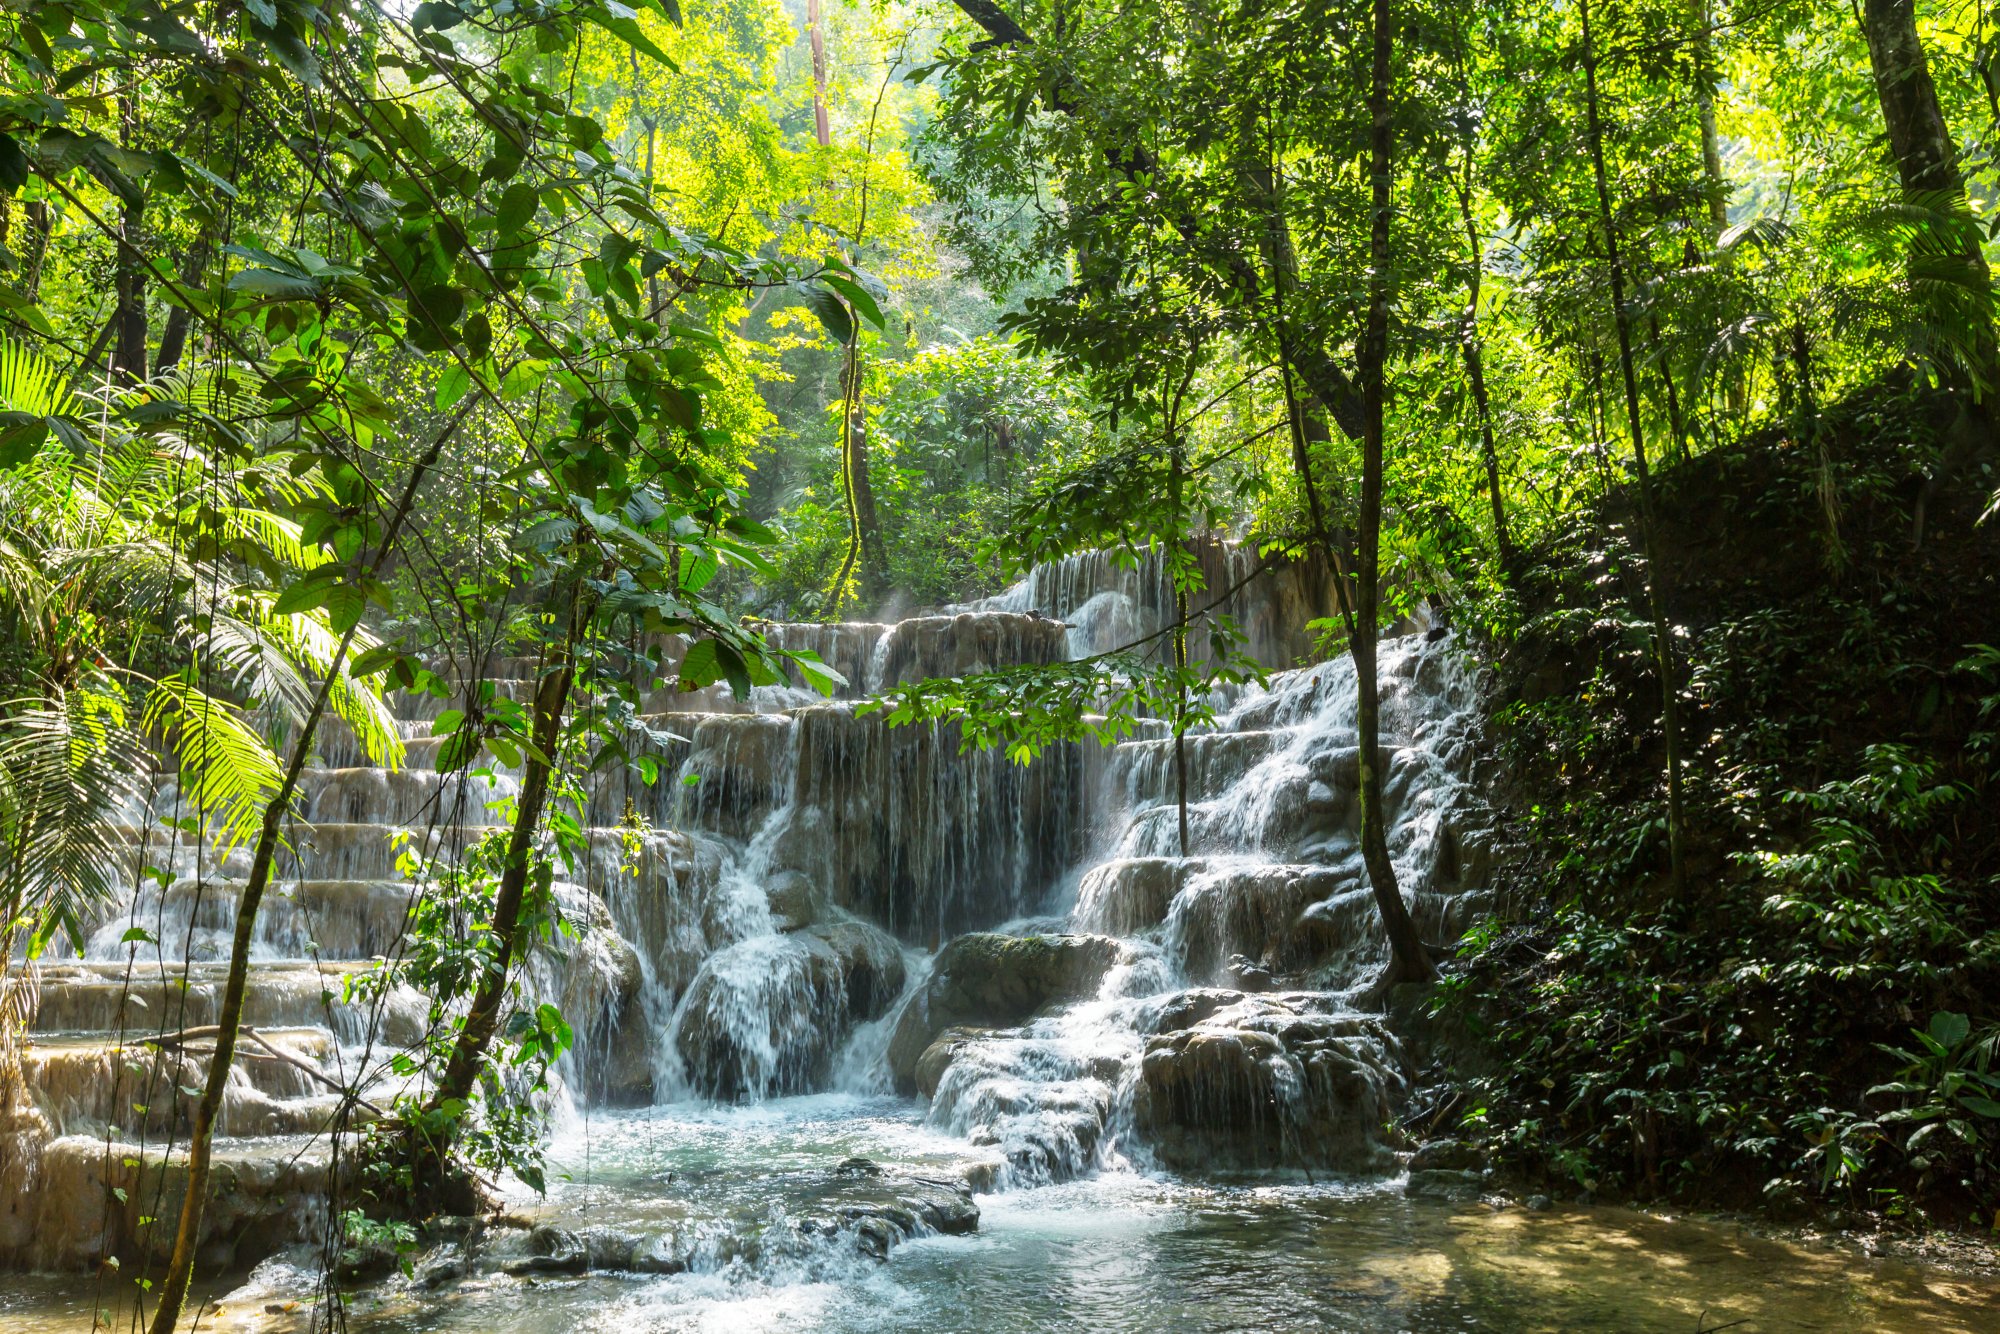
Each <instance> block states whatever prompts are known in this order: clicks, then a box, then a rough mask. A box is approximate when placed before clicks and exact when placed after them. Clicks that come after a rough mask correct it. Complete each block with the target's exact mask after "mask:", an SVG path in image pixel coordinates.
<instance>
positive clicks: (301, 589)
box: [271, 566, 340, 616]
mask: <svg viewBox="0 0 2000 1334" xmlns="http://www.w3.org/2000/svg"><path fill="white" fill-rule="evenodd" d="M339 578H340V572H339V571H338V570H335V569H332V568H331V567H326V566H322V567H321V568H319V569H317V570H313V571H311V572H310V573H308V574H306V575H304V576H302V577H301V578H299V579H298V580H297V581H295V582H294V583H293V584H291V585H290V586H289V587H288V588H286V589H285V591H284V592H282V593H280V594H278V599H277V601H275V602H273V603H272V604H271V611H272V612H273V613H274V614H275V615H278V616H296V615H298V614H299V613H301V612H308V611H311V610H312V609H313V608H315V607H323V606H325V605H326V604H327V600H328V599H329V598H331V597H332V596H333V592H334V588H335V586H336V583H337V581H338V580H339Z"/></svg>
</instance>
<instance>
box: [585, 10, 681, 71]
mask: <svg viewBox="0 0 2000 1334" xmlns="http://www.w3.org/2000/svg"><path fill="white" fill-rule="evenodd" d="M583 17H584V18H585V19H586V20H588V21H589V22H591V23H595V24H596V25H597V26H598V27H600V28H602V29H604V30H605V31H606V32H608V33H610V34H611V35H612V36H614V37H616V38H618V39H619V40H620V41H622V42H624V43H625V44H626V45H627V46H630V47H632V48H633V49H634V50H636V51H642V52H644V53H645V54H646V55H649V56H651V57H652V58H653V59H655V60H657V61H659V62H660V64H662V65H664V66H665V67H666V68H667V69H668V70H670V71H672V72H673V73H675V74H679V73H680V72H681V67H680V66H679V65H676V64H675V63H674V59H673V57H672V56H670V55H668V54H667V53H666V52H665V51H662V50H661V49H660V48H659V45H658V44H657V43H655V42H654V41H653V39H652V38H650V37H648V36H647V35H646V33H645V30H644V29H643V28H641V27H640V26H639V19H638V16H637V15H636V13H635V12H634V11H633V10H631V9H628V8H626V7H625V6H624V5H621V4H619V3H618V0H605V3H604V8H603V9H602V10H599V9H597V8H595V7H592V8H589V9H586V10H584V11H583Z"/></svg>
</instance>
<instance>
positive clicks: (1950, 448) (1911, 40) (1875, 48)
mask: <svg viewBox="0 0 2000 1334" xmlns="http://www.w3.org/2000/svg"><path fill="white" fill-rule="evenodd" d="M1861 25H1862V29H1863V31H1864V33H1865V35H1866V36H1867V39H1868V62H1869V64H1870V66H1872V68H1873V70H1874V74H1875V92H1876V95H1877V96H1878V97H1879V98H1880V99H1881V103H1882V122H1883V125H1884V126H1885V127H1886V128H1887V130H1888V132H1889V152H1890V154H1891V155H1892V156H1893V157H1894V158H1895V159H1896V174H1897V177H1898V179H1899V180H1900V181H1901V183H1902V186H1903V192H1904V193H1905V194H1906V195H1910V196H1916V195H1927V194H1928V195H1942V196H1946V197H1947V198H1949V199H1950V200H1951V201H1952V202H1953V203H1954V204H1957V203H1960V202H1961V201H1963V200H1964V197H1965V174H1964V171H1963V170H1962V168H1961V167H1960V165H1959V158H1958V146H1957V144H1956V143H1954V142H1953V140H1952V137H1951V129H1950V127H1949V126H1947V125H1946V123H1945V119H1944V109H1943V107H1942V106H1941V105H1940V104H1939V102H1938V95H1937V85H1936V84H1935V83H1934V82H1932V80H1931V71H1930V63H1929V62H1928V61H1927V60H1926V59H1925V57H1924V47H1923V41H1922V39H1921V38H1920V37H1919V36H1918V34H1917V13H1916V4H1915V0H1864V3H1863V5H1862V9H1861ZM1965 230H1966V232H1967V235H1965V236H1964V237H1963V239H1962V241H1961V243H1960V246H1959V253H1960V256H1961V258H1962V259H1963V260H1964V262H1965V265H1966V269H1967V272H1966V274H1965V280H1966V285H1967V286H1968V287H1974V288H1977V289H1979V290H1982V291H1986V290H1990V289H1991V287H1992V273H1991V270H1990V269H1989V267H1988V265H1987V263H1986V253H1985V251H1984V249H1983V248H1982V247H1981V246H1980V244H1979V240H1978V237H1977V235H1976V233H1974V231H1973V229H1972V228H1969V227H1968V228H1966V229H1965ZM1912 258H1913V260H1914V256H1913V257H1912ZM1971 360H1972V363H1973V364H1972V365H1971V366H1970V367H1968V368H1966V369H1967V370H1968V371H1969V372H1970V379H1971V381H1972V383H1971V384H1970V385H1967V384H1966V383H1965V382H1964V379H1965V377H1963V376H1955V377H1954V378H1955V379H1957V380H1958V382H1959V383H1958V388H1959V390H1960V393H1961V394H1962V395H1963V397H1964V398H1965V400H1966V402H1967V407H1968V411H1967V417H1968V419H1969V422H1970V424H1971V427H1972V429H1971V430H1970V431H1966V432H1961V433H1960V435H1959V438H1957V439H1955V440H1953V441H1952V442H1951V443H1950V444H1948V445H1947V446H1946V449H1945V452H1944V455H1943V457H1942V458H1940V459H1939V460H1938V464H1937V468H1936V470H1935V471H1934V472H1933V473H1932V475H1931V477H1930V478H1929V480H1928V481H1926V482H1925V484H1924V488H1923V490H1922V491H1921V492H1920V493H1919V495H1918V497H1917V503H1916V514H1915V516H1914V525H1913V526H1914V530H1915V531H1914V536H1915V539H1916V540H1917V541H1918V542H1922V541H1923V535H1924V516H1925V514H1926V513H1927V512H1928V510H1929V508H1930V506H1931V504H1932V503H1934V502H1935V501H1936V499H1937V497H1938V495H1939V493H1940V492H1941V491H1942V490H1943V489H1944V487H1945V486H1946V485H1948V484H1949V483H1950V481H1951V478H1952V477H1953V475H1954V474H1956V473H1957V471H1958V470H1959V469H1960V468H1961V467H1963V466H1965V464H1966V463H1967V462H1968V461H1969V460H1970V459H1971V458H1972V457H1973V456H1974V455H1975V454H1977V453H1979V452H1981V451H1984V450H1987V449H1990V448H1991V447H1992V444H1993V441H1994V437H1995V435H1996V434H2000V423H1996V421H1995V420H1994V411H1993V405H1992V395H1993V393H1994V392H1995V391H1996V390H2000V346H1996V340H1995V337H1994V331H1993V323H1992V319H1991V317H1990V315H1989V316H1988V317H1986V319H1985V320H1984V323H1983V327H1982V328H1980V329H1978V330H1977V331H1976V337H1975V345H1974V347H1973V349H1972V356H1971Z"/></svg>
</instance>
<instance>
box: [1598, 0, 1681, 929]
mask: <svg viewBox="0 0 2000 1334" xmlns="http://www.w3.org/2000/svg"><path fill="white" fill-rule="evenodd" d="M1579 12H1580V14H1581V17H1582V23H1583V79H1584V99H1585V102H1584V110H1585V115H1586V118H1587V122H1588V127H1589V133H1590V163H1591V169H1592V171H1593V173H1594V174H1595V176H1596V180H1597V209H1598V215H1599V221H1600V223H1601V224H1602V225H1603V228H1604V245H1605V256H1606V258H1607V260H1608V261H1609V263H1610V265H1611V302H1612V313H1613V318H1614V322H1615V323H1616V324H1617V327H1618V368H1619V370H1620V372H1621V373H1622V374H1623V375H1624V379H1625V423H1626V426H1627V428H1628V429H1629V430H1630V431H1631V435H1632V460H1633V465H1634V467H1635V468H1636V469H1637V470H1638V474H1639V539H1640V544H1641V545H1642V547H1643V548H1644V554H1645V558H1646V600H1647V602H1648V603H1649V604H1650V610H1651V612H1652V617H1653V654H1654V660H1655V662H1656V663H1657V665H1658V670H1659V673H1660V726H1661V730H1662V731H1664V732H1665V733H1666V747H1667V860H1668V864H1669V867H1670V873H1671V875H1672V877H1673V886H1674V895H1675V897H1676V898H1678V899H1680V900H1681V901H1682V902H1685V901H1686V899H1687V860H1686V856H1685V847H1684V842H1685V837H1686V831H1687V820H1686V812H1685V810H1684V808H1683V805H1682V799H1681V739H1680V733H1681V728H1680V701H1679V695H1680V689H1679V685H1678V678H1677V676H1676V674H1675V669H1674V657H1675V655H1674V641H1673V629H1672V626H1671V625H1670V624H1669V623H1668V620H1667V598H1666V591H1665V584H1666V581H1667V572H1666V568H1665V566H1664V565H1663V564H1662V562H1661V560H1660V552H1659V546H1658V543H1657V541H1656V540H1655V526H1654V522H1653V476H1652V473H1651V471H1650V470H1649V469H1648V468H1647V465H1646V433H1645V428H1644V427H1643V425H1642V424H1641V423H1640V420H1639V376H1638V372H1637V370H1636V368H1635V367H1634V366H1633V364H1632V320H1631V314H1630V312H1629V311H1627V310H1626V309H1625V272H1624V268H1623V265H1622V262H1621V260H1620V256H1619V248H1618V227H1617V224H1616V223H1615V222H1614V221H1613V218H1612V213H1611V177H1610V174H1609V173H1608V172H1607V171H1606V170H1605V167H1604V126H1603V122H1602V119H1601V118H1600V116H1599V113H1598V97H1597V47H1596V45H1595V43H1594V42H1593V41H1592V38H1591V31H1590V0H1582V2H1581V5H1580V9H1579Z"/></svg>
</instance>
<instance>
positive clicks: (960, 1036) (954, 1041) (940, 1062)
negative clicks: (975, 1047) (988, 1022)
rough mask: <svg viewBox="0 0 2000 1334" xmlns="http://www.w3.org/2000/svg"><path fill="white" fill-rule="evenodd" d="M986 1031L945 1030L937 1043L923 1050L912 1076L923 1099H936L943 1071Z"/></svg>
mask: <svg viewBox="0 0 2000 1334" xmlns="http://www.w3.org/2000/svg"><path fill="white" fill-rule="evenodd" d="M987 1031H988V1030H986V1029H983V1028H947V1029H946V1030H945V1031H944V1032H943V1033H941V1034H939V1035H938V1039H937V1041H936V1042H933V1043H931V1045H930V1046H928V1047H926V1048H924V1054H923V1055H922V1056H920V1057H918V1058H917V1068H916V1070H915V1072H914V1076H913V1077H914V1079H915V1080H916V1086H917V1092H918V1093H919V1094H921V1095H922V1096H923V1097H925V1098H933V1097H936V1096H937V1089H938V1083H939V1082H940V1081H941V1080H943V1078H944V1074H945V1071H946V1070H948V1069H950V1068H951V1063H952V1061H954V1060H955V1059H957V1057H958V1054H959V1052H960V1051H962V1050H964V1048H965V1047H966V1046H967V1045H968V1044H969V1043H972V1042H975V1041H977V1040H978V1039H979V1038H981V1037H983V1036H985V1034H986V1033H987Z"/></svg>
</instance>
